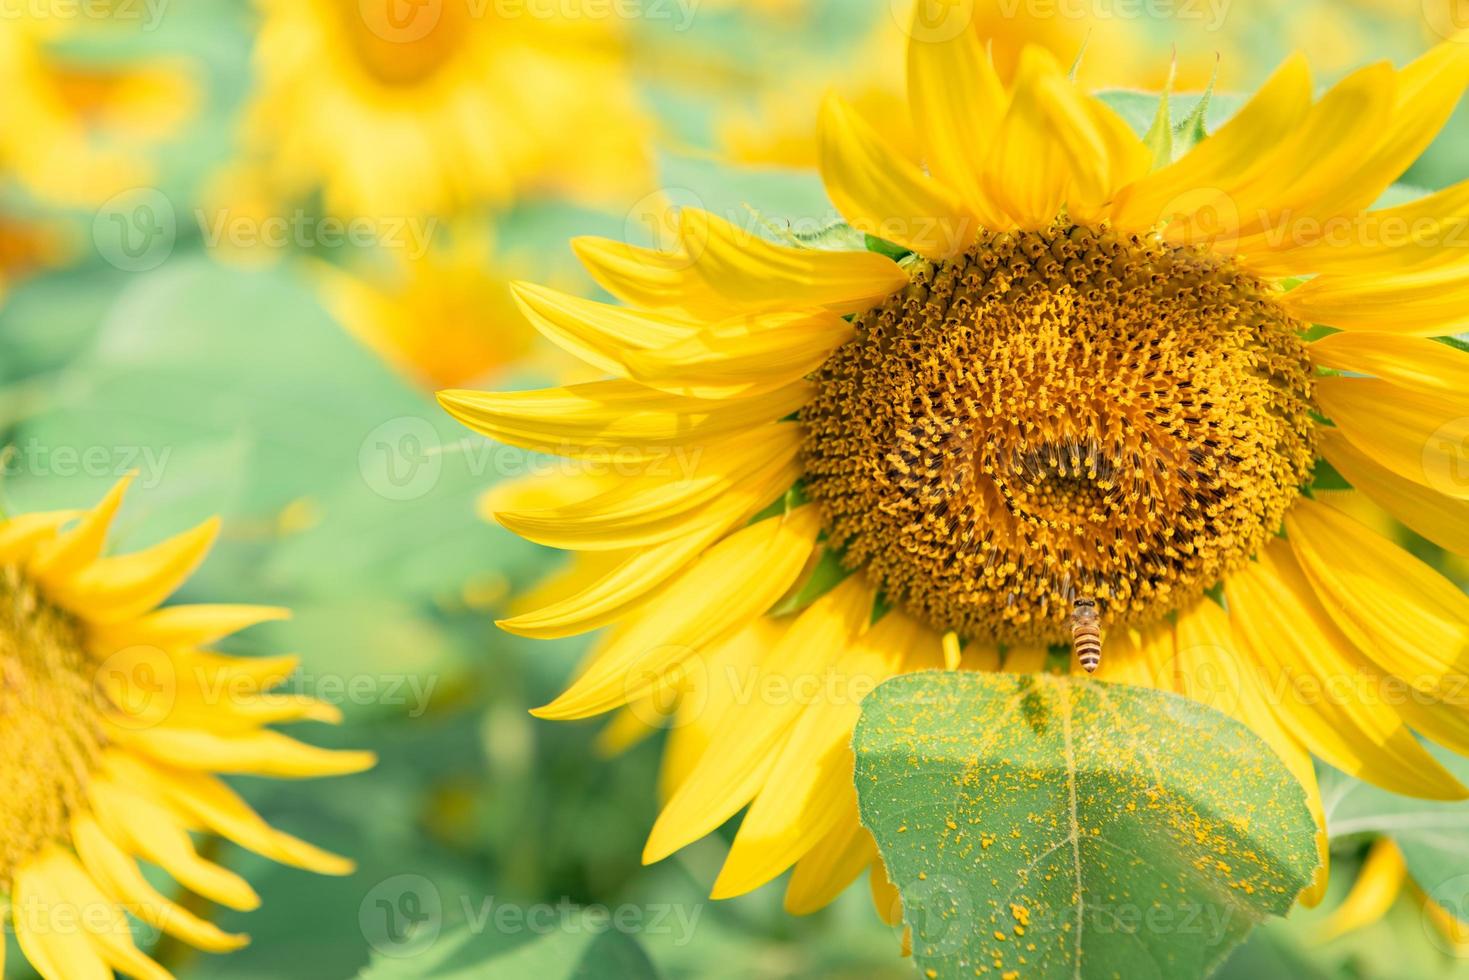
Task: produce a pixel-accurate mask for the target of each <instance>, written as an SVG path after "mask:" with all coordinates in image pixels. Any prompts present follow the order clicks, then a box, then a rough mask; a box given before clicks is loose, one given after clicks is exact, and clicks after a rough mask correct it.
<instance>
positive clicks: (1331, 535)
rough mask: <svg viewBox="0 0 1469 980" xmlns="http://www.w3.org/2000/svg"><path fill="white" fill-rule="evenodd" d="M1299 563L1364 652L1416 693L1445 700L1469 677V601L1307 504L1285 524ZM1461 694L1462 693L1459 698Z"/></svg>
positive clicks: (1349, 523) (1366, 532)
mask: <svg viewBox="0 0 1469 980" xmlns="http://www.w3.org/2000/svg"><path fill="white" fill-rule="evenodd" d="M1285 528H1286V533H1287V535H1288V536H1289V538H1290V543H1291V546H1292V548H1293V550H1294V551H1295V555H1296V558H1297V559H1298V560H1299V561H1300V564H1301V567H1302V568H1303V569H1304V570H1305V572H1306V577H1307V578H1309V579H1310V581H1311V584H1312V585H1313V586H1315V588H1316V592H1317V594H1318V596H1319V597H1320V599H1321V601H1322V604H1323V605H1325V606H1326V608H1327V609H1328V610H1330V611H1331V613H1332V615H1333V618H1334V620H1335V622H1336V624H1337V625H1338V626H1339V627H1340V628H1341V630H1342V632H1343V633H1345V634H1346V635H1347V636H1348V637H1350V638H1351V639H1352V641H1353V642H1354V643H1355V644H1356V645H1357V648H1358V649H1359V650H1361V651H1362V652H1363V653H1364V654H1366V655H1367V657H1368V658H1369V659H1371V660H1372V661H1373V662H1374V663H1376V664H1377V665H1378V666H1379V667H1380V668H1382V670H1383V671H1385V672H1387V673H1389V674H1391V675H1393V676H1395V677H1399V678H1401V679H1403V680H1405V681H1407V682H1408V683H1409V684H1411V685H1412V686H1413V688H1414V689H1415V690H1418V691H1423V692H1425V693H1429V694H1434V695H1438V696H1441V695H1443V694H1444V693H1446V692H1445V691H1444V684H1445V683H1456V680H1455V679H1462V678H1463V677H1465V676H1466V671H1469V597H1466V596H1465V595H1464V593H1462V592H1460V591H1459V589H1458V587H1457V586H1455V585H1454V584H1453V583H1452V582H1450V581H1449V580H1448V579H1446V578H1444V577H1443V576H1442V575H1440V574H1438V573H1437V572H1435V571H1434V570H1433V569H1431V568H1429V567H1428V566H1427V565H1425V564H1424V563H1423V562H1421V561H1419V560H1418V559H1417V558H1414V557H1413V556H1412V555H1410V554H1408V552H1406V551H1404V550H1403V549H1402V548H1400V547H1398V546H1397V545H1396V544H1394V543H1393V542H1391V541H1389V540H1387V539H1386V538H1383V537H1381V536H1380V535H1378V534H1376V533H1374V532H1373V531H1371V530H1370V529H1368V528H1367V527H1365V526H1364V525H1362V524H1360V523H1358V522H1357V521H1355V520H1353V519H1352V518H1350V517H1348V516H1347V515H1346V514H1343V513H1342V512H1341V511H1339V510H1337V509H1336V508H1334V507H1328V506H1326V505H1325V504H1321V503H1318V502H1316V501H1314V500H1301V501H1299V502H1297V504H1296V505H1295V506H1294V507H1292V508H1291V510H1290V512H1289V513H1288V514H1286V516H1285ZM1454 693H1457V692H1454Z"/></svg>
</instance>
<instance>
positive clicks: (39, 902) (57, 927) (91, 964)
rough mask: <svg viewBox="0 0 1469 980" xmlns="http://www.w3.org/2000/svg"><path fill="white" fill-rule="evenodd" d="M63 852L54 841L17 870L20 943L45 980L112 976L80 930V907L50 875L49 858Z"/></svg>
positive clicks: (15, 901) (14, 904)
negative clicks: (73, 902)
mask: <svg viewBox="0 0 1469 980" xmlns="http://www.w3.org/2000/svg"><path fill="white" fill-rule="evenodd" d="M59 853H60V849H59V848H57V847H55V845H52V847H51V848H50V850H48V851H46V852H43V854H41V855H40V856H38V857H36V858H32V859H31V860H30V861H29V862H27V863H25V864H22V865H21V866H20V867H19V868H18V869H16V872H15V886H14V894H13V895H12V896H11V905H12V907H13V908H12V913H11V919H12V921H13V922H14V924H15V939H16V942H17V943H18V944H19V946H20V951H21V952H22V953H24V954H25V958H26V959H27V960H29V961H30V964H31V966H33V967H35V969H36V972H37V973H39V974H40V975H41V976H42V978H43V980H112V970H111V969H109V968H108V966H107V964H106V962H105V961H104V960H103V959H102V957H101V956H100V955H99V954H98V952H97V950H96V948H95V947H94V946H93V945H92V941H91V939H89V938H88V936H87V934H86V933H85V932H84V931H83V930H81V929H79V928H77V922H76V919H77V918H78V915H79V912H80V911H81V910H78V909H77V908H76V907H75V905H74V904H72V903H71V902H69V900H68V896H66V895H65V894H63V893H62V891H61V889H60V887H58V885H57V884H56V883H55V882H54V881H53V880H52V877H51V875H50V874H48V873H47V872H48V870H49V867H50V865H49V860H48V859H49V858H50V857H51V856H52V855H55V854H59Z"/></svg>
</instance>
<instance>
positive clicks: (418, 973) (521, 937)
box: [359, 905, 657, 980]
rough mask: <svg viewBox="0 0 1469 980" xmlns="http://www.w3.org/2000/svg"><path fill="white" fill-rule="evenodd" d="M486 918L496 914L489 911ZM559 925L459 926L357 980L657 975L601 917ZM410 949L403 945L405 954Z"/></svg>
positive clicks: (588, 979) (632, 943)
mask: <svg viewBox="0 0 1469 980" xmlns="http://www.w3.org/2000/svg"><path fill="white" fill-rule="evenodd" d="M505 909H509V910H512V911H515V912H519V913H529V912H531V911H540V910H541V909H545V910H549V911H550V912H552V913H556V912H557V909H556V907H555V906H541V907H539V908H538V909H536V910H531V909H522V908H521V907H520V906H514V905H506V906H502V909H501V911H503V910H505ZM604 911H605V910H604ZM490 915H492V916H493V915H495V911H494V910H490ZM542 918H543V917H542ZM525 921H527V922H529V921H530V920H529V919H527V920H525ZM553 921H554V920H553ZM486 925H487V926H488V924H486ZM557 926H558V927H557V928H556V929H555V931H552V932H550V933H548V934H545V935H540V936H537V935H536V932H535V930H533V929H531V928H527V927H526V926H524V925H522V926H520V927H519V928H517V929H514V930H506V929H503V928H500V927H482V928H479V929H472V928H470V927H469V926H468V925H465V926H461V927H460V928H458V929H455V930H454V931H453V932H452V933H451V934H449V935H446V936H443V937H438V938H437V939H434V940H432V941H430V942H427V943H425V944H424V945H425V946H426V947H427V948H426V949H425V950H424V951H423V952H421V953H418V954H417V955H411V956H404V955H401V954H399V955H376V956H374V957H373V960H372V963H371V964H370V965H369V966H368V967H367V969H366V970H364V971H362V973H361V974H360V975H359V976H360V980H499V978H504V980H519V978H521V977H536V978H538V980H652V978H654V977H656V976H657V971H656V970H654V968H653V964H652V962H650V961H649V959H648V956H647V954H646V953H644V952H643V949H642V947H641V946H639V945H638V943H637V941H636V940H634V939H633V938H632V937H631V936H629V935H628V934H627V933H625V932H620V931H618V930H617V929H615V928H613V927H612V925H611V923H610V922H608V921H607V917H606V916H605V915H604V916H601V917H600V918H598V917H596V916H594V915H593V914H592V913H591V912H580V913H573V914H572V915H571V917H570V918H569V919H568V920H567V921H566V922H564V923H558V924H557ZM412 945H413V944H412V943H411V942H409V943H405V944H404V949H405V950H406V949H411V947H412Z"/></svg>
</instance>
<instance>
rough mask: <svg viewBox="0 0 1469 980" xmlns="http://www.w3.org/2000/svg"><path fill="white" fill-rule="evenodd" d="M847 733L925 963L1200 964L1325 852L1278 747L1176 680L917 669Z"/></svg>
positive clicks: (1081, 968)
mask: <svg viewBox="0 0 1469 980" xmlns="http://www.w3.org/2000/svg"><path fill="white" fill-rule="evenodd" d="M853 745H854V748H855V750H856V756H857V767H856V781H857V794H858V798H859V801H860V806H861V814H862V822H863V824H864V825H865V826H866V827H867V828H868V829H869V830H871V831H872V833H873V836H874V837H876V839H877V842H878V846H879V848H880V849H881V851H882V856H883V859H884V861H885V863H886V865H887V868H888V871H889V874H890V876H891V877H892V879H893V881H894V883H895V884H896V885H897V887H898V890H899V892H900V893H901V894H902V897H903V905H904V920H905V922H906V923H907V925H908V926H909V927H910V928H911V929H912V937H913V956H914V958H915V960H916V961H917V963H918V965H919V967H920V969H921V970H923V971H924V972H925V973H926V975H927V976H928V977H930V978H944V977H973V976H975V975H977V974H979V975H992V976H1009V977H1024V978H1031V980H1033V978H1043V977H1081V976H1084V977H1088V978H1092V977H1098V978H1100V977H1123V978H1128V980H1133V978H1144V977H1167V978H1170V980H1172V978H1183V977H1197V976H1205V975H1207V974H1208V973H1209V972H1210V971H1211V970H1212V969H1214V968H1215V967H1217V966H1218V965H1219V964H1220V963H1221V962H1222V961H1223V959H1224V958H1225V956H1226V955H1227V954H1228V952H1229V951H1230V949H1231V948H1233V947H1234V946H1235V944H1237V943H1238V942H1239V941H1240V940H1242V939H1243V938H1244V937H1245V935H1246V934H1247V933H1248V932H1249V931H1250V929H1252V928H1253V927H1254V926H1255V925H1256V924H1257V923H1259V922H1260V921H1261V920H1263V919H1265V918H1266V917H1267V916H1269V915H1281V914H1284V913H1285V912H1286V911H1287V910H1288V909H1289V908H1290V906H1291V904H1292V903H1293V902H1294V900H1295V898H1296V896H1297V894H1299V892H1300V891H1301V889H1302V888H1304V887H1305V886H1306V884H1307V883H1308V882H1309V881H1310V879H1311V875H1312V873H1313V871H1314V870H1315V867H1316V862H1317V858H1316V850H1315V844H1314V840H1313V837H1314V833H1315V825H1314V823H1313V821H1312V818H1311V814H1310V812H1309V810H1308V809H1307V806H1306V797H1305V794H1304V792H1303V791H1302V789H1301V787H1300V786H1299V784H1298V783H1296V781H1295V780H1294V779H1293V778H1292V777H1291V776H1290V774H1289V772H1288V771H1287V770H1286V769H1285V767H1284V765H1283V764H1282V763H1281V762H1280V761H1279V760H1278V759H1277V757H1276V756H1275V755H1274V754H1273V753H1272V752H1271V751H1270V749H1269V748H1268V747H1267V746H1266V745H1265V743H1264V742H1262V741H1261V740H1260V739H1259V738H1258V737H1257V736H1255V735H1254V734H1253V733H1252V732H1250V731H1249V730H1248V729H1246V728H1245V727H1244V726H1242V725H1240V724H1238V723H1237V722H1235V721H1233V720H1231V719H1229V718H1227V717H1225V716H1224V715H1221V714H1218V713H1216V712H1214V711H1212V710H1210V709H1207V708H1205V707H1203V706H1202V705H1199V704H1197V703H1194V702H1192V701H1188V700H1186V699H1184V698H1181V697H1177V696H1175V695H1171V694H1163V693H1159V692H1157V691H1151V690H1144V689H1141V688H1134V687H1128V686H1124V685H1119V684H1104V683H1100V682H1096V681H1090V680H1072V679H1070V678H1066V677H1059V676H1052V675H1028V674H982V673H968V672H947V673H945V672H929V673H921V674H909V675H906V676H902V677H898V678H894V679H893V680H891V681H888V682H887V683H885V684H883V685H881V686H880V687H878V688H877V689H876V690H875V691H874V692H873V693H872V694H870V695H869V696H868V697H867V699H866V700H865V701H864V702H863V704H862V717H861V720H860V722H859V723H858V725H857V730H856V734H855V736H854V741H853Z"/></svg>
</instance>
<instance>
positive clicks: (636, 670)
mask: <svg viewBox="0 0 1469 980" xmlns="http://www.w3.org/2000/svg"><path fill="white" fill-rule="evenodd" d="M820 529H821V519H820V516H819V515H818V513H817V511H816V508H815V507H809V506H808V507H801V508H798V509H797V510H795V511H792V512H791V513H790V514H787V515H785V516H783V517H771V518H767V519H766V520H763V521H760V522H759V523H757V524H753V525H751V526H750V527H747V528H745V529H743V530H741V531H739V532H737V533H735V534H732V535H730V536H729V537H727V538H725V539H724V540H723V541H721V542H720V543H719V544H717V545H715V546H714V547H713V548H710V549H709V551H708V552H707V553H706V554H705V555H704V556H703V557H701V558H700V559H699V560H698V561H696V562H695V563H694V564H693V565H692V566H690V568H689V570H688V571H687V572H685V573H684V574H683V575H681V576H680V577H679V578H678V579H677V580H676V581H675V582H673V583H672V584H671V585H670V586H669V588H668V589H667V590H666V591H664V592H663V593H662V594H660V595H659V596H658V598H656V599H655V600H653V601H652V602H651V603H650V604H649V605H648V607H647V608H646V609H645V610H643V611H642V612H641V613H640V614H639V616H638V617H637V620H636V622H634V623H633V624H631V625H630V626H629V627H628V628H627V630H626V632H624V633H622V634H620V635H619V636H618V637H617V638H616V639H614V640H613V641H612V643H611V644H610V645H609V646H608V647H607V649H606V650H604V651H603V652H602V653H601V654H600V655H599V656H598V657H597V658H596V659H595V660H594V661H593V662H592V663H591V665H590V666H589V667H588V668H587V670H586V672H585V673H583V674H582V675H581V676H580V677H578V678H577V679H576V681H575V682H574V683H573V684H572V685H571V687H570V688H569V689H568V690H567V691H566V693H564V694H562V695H561V696H560V697H558V698H557V699H556V700H555V701H553V702H551V703H550V704H549V705H547V706H546V707H544V708H540V709H537V710H536V711H535V712H533V714H535V715H537V716H538V717H541V718H562V719H570V718H587V717H590V716H592V715H597V714H601V713H602V712H604V711H609V710H611V709H612V708H615V707H617V706H618V705H620V704H624V703H626V702H627V701H629V700H632V699H634V698H637V697H638V696H640V695H641V694H643V693H644V692H645V691H647V690H648V689H649V688H651V687H652V686H653V685H654V684H655V683H656V682H657V681H658V679H659V678H661V677H662V676H663V675H664V674H666V673H667V672H668V671H669V670H672V669H674V668H675V667H676V666H677V665H678V663H680V662H681V661H682V660H684V659H685V658H687V657H689V656H691V655H694V654H695V653H696V652H697V651H698V650H700V649H701V648H702V647H704V646H705V645H706V644H708V643H710V642H712V641H713V640H714V639H716V638H717V637H718V636H720V635H721V634H723V633H724V632H725V631H726V630H729V629H733V628H736V627H738V626H739V625H741V624H743V623H745V622H747V621H748V620H750V619H753V618H754V617H756V616H759V615H761V614H762V613H764V612H765V611H766V610H767V609H769V608H770V607H771V606H772V605H773V604H774V603H775V602H776V600H778V599H779V598H780V597H781V596H782V595H783V594H785V592H786V590H787V589H789V588H790V587H791V585H792V584H793V583H794V582H795V580H796V577H797V576H798V575H799V574H800V573H801V571H802V569H804V568H805V566H806V561H807V559H808V558H809V557H810V554H811V549H812V548H813V547H814V546H815V543H816V535H817V533H818V532H819V531H820Z"/></svg>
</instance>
